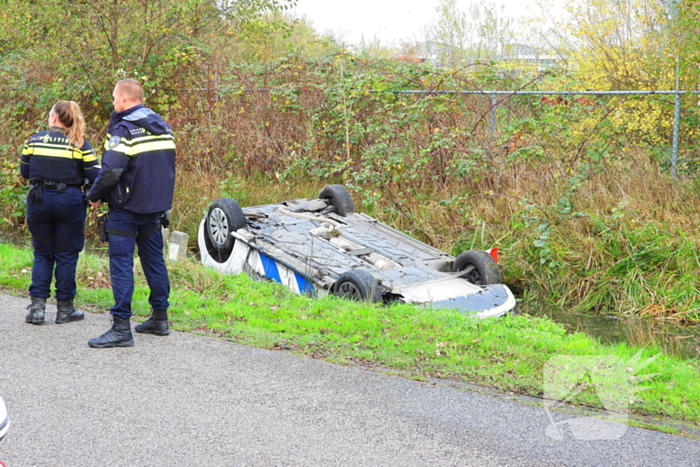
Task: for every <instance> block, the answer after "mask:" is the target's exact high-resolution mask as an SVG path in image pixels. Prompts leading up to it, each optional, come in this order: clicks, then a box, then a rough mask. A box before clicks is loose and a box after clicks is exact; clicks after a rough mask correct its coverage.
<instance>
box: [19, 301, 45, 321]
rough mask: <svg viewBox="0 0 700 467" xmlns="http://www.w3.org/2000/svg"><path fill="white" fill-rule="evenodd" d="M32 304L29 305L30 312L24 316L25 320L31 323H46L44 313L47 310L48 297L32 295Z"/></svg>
mask: <svg viewBox="0 0 700 467" xmlns="http://www.w3.org/2000/svg"><path fill="white" fill-rule="evenodd" d="M30 298H31V299H32V303H31V305H29V306H28V307H27V310H29V313H27V316H25V317H24V321H25V322H27V323H29V324H44V313H45V311H46V299H45V298H38V297H30Z"/></svg>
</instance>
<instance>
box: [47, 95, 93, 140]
mask: <svg viewBox="0 0 700 467" xmlns="http://www.w3.org/2000/svg"><path fill="white" fill-rule="evenodd" d="M51 113H53V114H54V115H55V116H56V117H57V118H58V121H59V122H61V123H62V124H63V125H64V126H65V127H66V136H68V141H70V142H71V144H72V145H73V146H75V147H76V148H80V147H82V145H83V142H84V141H85V117H84V116H83V112H82V110H80V106H79V105H78V104H77V103H76V102H75V101H58V102H56V105H54V106H53V108H52V109H51Z"/></svg>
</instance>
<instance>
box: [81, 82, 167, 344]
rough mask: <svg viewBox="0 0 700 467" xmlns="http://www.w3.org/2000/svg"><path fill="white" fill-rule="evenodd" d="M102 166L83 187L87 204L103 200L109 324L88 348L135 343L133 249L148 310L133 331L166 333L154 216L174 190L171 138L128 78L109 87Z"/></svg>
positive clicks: (164, 280)
mask: <svg viewBox="0 0 700 467" xmlns="http://www.w3.org/2000/svg"><path fill="white" fill-rule="evenodd" d="M112 96H113V97H114V102H113V104H114V112H113V113H112V119H111V121H110V123H109V129H108V135H107V142H106V143H105V152H104V154H103V155H102V169H101V170H100V174H99V175H98V176H97V179H96V180H95V183H94V184H93V185H92V188H91V189H90V192H89V193H88V196H87V197H88V200H89V201H90V203H91V204H92V206H93V207H99V205H100V202H101V201H105V202H106V203H107V204H108V205H109V217H108V218H107V233H108V235H109V270H110V275H111V280H112V293H113V295H114V302H115V303H114V306H113V307H112V308H111V310H110V312H111V315H112V320H113V323H112V327H111V329H109V330H108V331H107V332H105V333H104V334H102V335H101V336H100V337H96V338H94V339H90V340H89V341H88V345H89V346H90V347H96V348H104V347H129V346H132V345H134V340H133V337H132V334H131V326H130V324H129V319H130V318H131V315H132V312H131V300H132V296H133V292H134V274H133V270H134V269H133V265H134V249H135V246H138V254H139V258H140V260H141V266H142V268H143V272H144V274H145V276H146V281H147V282H148V287H149V289H150V295H149V297H148V303H149V304H150V305H151V316H150V318H149V319H148V320H147V321H145V322H144V323H141V324H139V325H138V326H136V331H137V332H145V333H151V334H156V335H159V336H165V335H167V334H169V330H168V315H167V310H168V306H169V305H170V303H169V302H168V298H169V295H170V282H169V280H168V271H167V269H166V266H165V260H164V258H163V236H162V233H161V229H160V222H161V216H162V215H163V214H164V213H165V211H167V210H169V209H170V208H171V207H172V201H173V191H174V188H175V139H174V137H173V133H172V130H171V129H170V126H169V125H168V124H167V123H165V121H163V119H162V118H161V116H160V115H158V114H157V113H155V112H153V111H152V110H151V109H149V108H147V107H144V105H143V104H142V102H143V88H142V87H141V84H140V83H139V82H138V81H136V80H134V79H124V80H121V81H119V82H118V83H117V84H116V86H115V87H114V91H113V93H112Z"/></svg>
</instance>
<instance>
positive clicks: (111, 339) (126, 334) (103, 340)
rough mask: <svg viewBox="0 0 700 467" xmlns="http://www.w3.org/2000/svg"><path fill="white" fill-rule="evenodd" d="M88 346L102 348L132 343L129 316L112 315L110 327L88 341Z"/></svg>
mask: <svg viewBox="0 0 700 467" xmlns="http://www.w3.org/2000/svg"><path fill="white" fill-rule="evenodd" d="M88 345H89V346H90V347H94V348H98V349H104V348H107V347H131V346H132V345H134V338H133V337H132V336H131V324H129V318H119V317H118V316H114V315H112V328H111V329H110V330H109V331H107V332H105V333H104V334H102V335H101V336H100V337H95V338H94V339H90V340H89V341H88Z"/></svg>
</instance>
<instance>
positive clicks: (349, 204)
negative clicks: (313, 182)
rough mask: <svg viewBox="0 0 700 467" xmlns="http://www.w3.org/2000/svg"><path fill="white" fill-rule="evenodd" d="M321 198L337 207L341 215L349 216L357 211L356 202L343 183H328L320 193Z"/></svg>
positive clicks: (336, 209)
mask: <svg viewBox="0 0 700 467" xmlns="http://www.w3.org/2000/svg"><path fill="white" fill-rule="evenodd" d="M318 197H319V198H320V199H325V200H326V201H328V203H329V204H330V205H331V206H333V207H334V208H335V212H336V213H337V214H338V215H339V216H343V217H345V216H347V215H348V214H352V213H353V212H355V203H353V201H352V196H350V192H349V191H348V190H347V188H345V187H344V186H343V185H326V186H325V187H324V188H323V189H322V190H321V191H320V192H319V194H318Z"/></svg>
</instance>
